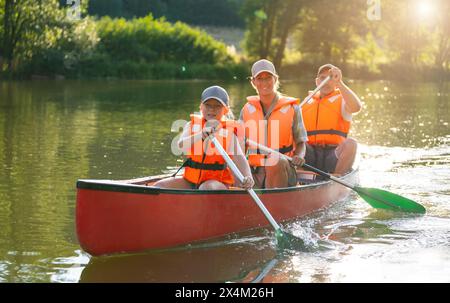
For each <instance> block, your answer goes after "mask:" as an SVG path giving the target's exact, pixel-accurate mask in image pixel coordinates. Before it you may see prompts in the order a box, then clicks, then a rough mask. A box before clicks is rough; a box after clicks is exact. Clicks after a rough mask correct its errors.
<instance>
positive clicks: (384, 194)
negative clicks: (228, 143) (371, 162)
mask: <svg viewBox="0 0 450 303" xmlns="http://www.w3.org/2000/svg"><path fill="white" fill-rule="evenodd" d="M247 142H248V143H249V144H251V145H254V146H257V147H258V149H260V150H263V151H266V152H270V153H276V154H278V155H280V156H283V157H285V158H286V159H287V160H289V161H292V158H291V157H289V156H286V155H284V154H281V153H279V152H278V151H276V150H273V149H271V148H268V147H266V146H264V145H261V144H258V143H256V142H254V141H251V140H247ZM303 167H305V168H307V169H308V170H310V171H313V172H315V173H317V174H319V175H321V176H322V177H324V178H326V179H329V180H332V181H334V182H337V183H339V184H341V185H343V186H346V187H348V188H351V189H352V190H354V191H355V192H357V193H358V194H359V196H360V197H361V198H362V199H363V200H364V201H366V202H367V203H369V204H370V205H371V206H372V207H373V208H381V209H388V210H393V211H402V212H412V213H420V214H424V213H425V212H426V210H425V207H423V206H422V205H420V204H419V203H417V202H415V201H413V200H411V199H408V198H405V197H402V196H400V195H397V194H394V193H391V192H389V191H386V190H382V189H378V188H364V187H359V186H354V185H352V184H350V183H347V182H345V181H343V180H340V179H338V178H336V177H334V176H332V175H330V174H327V173H326V172H324V171H321V170H319V169H317V168H315V167H313V166H311V165H308V164H306V163H305V164H303Z"/></svg>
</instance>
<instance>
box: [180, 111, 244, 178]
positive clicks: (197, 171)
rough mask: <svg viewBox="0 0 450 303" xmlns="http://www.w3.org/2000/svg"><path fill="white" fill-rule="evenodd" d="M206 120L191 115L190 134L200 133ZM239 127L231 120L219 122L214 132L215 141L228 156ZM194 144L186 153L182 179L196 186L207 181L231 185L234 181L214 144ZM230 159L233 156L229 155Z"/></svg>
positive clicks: (198, 142) (208, 142)
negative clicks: (217, 128)
mask: <svg viewBox="0 0 450 303" xmlns="http://www.w3.org/2000/svg"><path fill="white" fill-rule="evenodd" d="M205 123H206V120H205V119H204V118H203V117H202V116H199V115H191V128H190V134H191V135H194V134H196V133H199V132H202V129H203V127H204V126H205ZM238 127H239V125H238V124H237V123H236V122H235V121H232V120H224V121H221V123H220V125H219V130H218V131H216V132H215V137H216V139H217V140H218V141H219V142H220V143H221V145H222V146H223V148H224V149H225V150H226V151H227V153H228V154H229V155H230V153H229V151H230V148H231V146H232V142H233V141H232V139H233V135H234V134H236V133H237V132H238V129H237V128H238ZM204 143H205V141H204V140H199V141H197V142H195V143H194V144H193V145H192V146H191V149H190V150H189V152H188V153H187V158H188V159H187V160H186V162H185V163H184V165H183V166H184V167H185V170H184V175H183V177H184V178H185V179H186V180H187V181H189V182H191V183H194V184H196V185H197V186H198V185H200V184H201V183H203V182H205V181H207V180H217V181H219V182H222V183H224V184H233V183H234V179H233V176H232V174H231V172H230V169H229V168H228V167H227V164H226V162H225V159H224V158H223V157H222V155H221V154H220V152H219V151H218V150H217V149H216V148H215V146H214V144H212V143H211V142H210V140H207V144H204ZM230 157H231V158H232V157H233V156H232V155H230Z"/></svg>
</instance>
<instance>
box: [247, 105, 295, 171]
mask: <svg viewBox="0 0 450 303" xmlns="http://www.w3.org/2000/svg"><path fill="white" fill-rule="evenodd" d="M299 103H300V102H299V100H298V99H295V98H291V97H286V96H281V97H280V98H279V99H278V102H277V104H276V105H275V107H274V108H273V110H272V112H271V114H270V116H269V117H268V119H267V121H266V120H265V119H264V112H263V109H262V105H261V102H260V99H259V96H250V97H247V103H246V104H245V105H244V108H243V113H242V115H243V116H242V119H243V122H244V123H245V137H246V138H248V139H250V140H252V141H254V142H257V143H259V144H262V145H264V146H267V147H269V148H271V149H275V150H277V151H279V152H280V153H283V154H285V155H288V156H292V155H293V151H294V148H295V147H294V138H293V135H292V123H293V121H294V114H295V111H294V106H293V105H294V104H299ZM247 154H248V162H249V164H250V166H254V167H257V166H264V165H265V159H266V158H267V155H265V154H262V152H260V151H259V150H258V149H257V148H256V147H254V146H251V145H250V146H249V148H248V150H247Z"/></svg>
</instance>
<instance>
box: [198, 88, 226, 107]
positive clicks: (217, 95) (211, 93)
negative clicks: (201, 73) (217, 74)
mask: <svg viewBox="0 0 450 303" xmlns="http://www.w3.org/2000/svg"><path fill="white" fill-rule="evenodd" d="M209 99H215V100H217V101H219V102H220V103H222V105H223V106H225V107H228V102H229V97H228V93H227V91H226V90H225V89H224V88H222V87H220V86H217V85H214V86H210V87H208V88H207V89H205V90H204V91H203V93H202V97H201V102H202V103H203V102H205V101H207V100H209Z"/></svg>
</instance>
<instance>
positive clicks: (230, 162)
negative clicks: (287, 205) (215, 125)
mask: <svg viewBox="0 0 450 303" xmlns="http://www.w3.org/2000/svg"><path fill="white" fill-rule="evenodd" d="M209 138H210V139H211V142H212V143H214V145H215V147H216V148H217V149H218V150H219V152H220V154H221V155H222V157H223V158H224V159H225V162H227V165H228V166H229V167H230V168H231V170H232V171H233V173H234V174H235V175H236V177H237V178H238V179H239V181H240V182H241V183H242V182H243V181H244V176H243V175H242V173H241V172H240V170H239V169H238V168H237V166H236V164H234V162H233V160H231V158H230V156H228V154H227V152H226V151H225V150H224V149H223V147H222V145H221V144H220V143H219V141H217V139H216V138H215V137H214V136H213V135H211V136H209ZM247 191H248V193H249V194H250V196H252V198H253V200H254V201H255V202H256V204H257V205H258V206H259V208H260V209H261V211H262V212H263V213H264V215H265V216H266V218H267V220H268V221H269V222H270V224H271V225H272V226H273V228H274V229H275V230H279V229H280V226H279V225H278V223H277V222H276V221H275V219H274V218H273V217H272V215H271V214H270V213H269V211H268V210H267V208H266V207H265V206H264V204H263V203H262V202H261V200H260V199H259V197H258V195H257V194H256V193H255V191H254V190H253V189H252V188H251V189H248V190H247Z"/></svg>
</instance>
